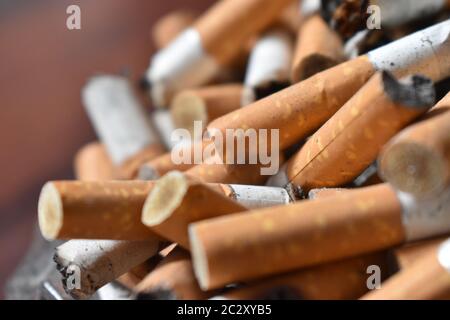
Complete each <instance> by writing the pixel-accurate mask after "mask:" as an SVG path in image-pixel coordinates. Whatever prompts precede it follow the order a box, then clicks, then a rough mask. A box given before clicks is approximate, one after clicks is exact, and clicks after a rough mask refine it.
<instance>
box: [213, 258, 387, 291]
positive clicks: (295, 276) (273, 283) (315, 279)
mask: <svg viewBox="0 0 450 320" xmlns="http://www.w3.org/2000/svg"><path fill="white" fill-rule="evenodd" d="M373 265H375V266H378V267H380V269H381V272H382V274H381V276H382V278H383V279H384V278H386V277H387V276H388V273H387V270H388V267H387V259H386V254H385V253H384V252H380V253H373V254H369V255H365V256H360V257H356V258H350V259H346V260H342V261H337V262H331V263H328V264H325V265H322V266H317V267H311V268H306V269H300V270H296V271H292V272H289V273H285V274H281V275H275V276H272V277H269V278H265V279H263V280H260V281H254V282H250V283H249V284H247V285H244V286H242V287H240V288H237V289H232V290H229V291H228V292H225V293H223V294H222V295H221V296H219V297H217V298H219V299H229V300H252V299H267V298H271V297H274V296H275V297H279V296H281V297H282V298H284V297H285V296H286V295H293V296H294V297H295V298H296V299H303V300H350V299H358V298H359V297H361V296H362V295H363V294H365V293H366V292H367V290H368V289H367V278H368V277H369V274H368V273H367V270H368V267H370V266H373ZM217 298H216V299H217Z"/></svg>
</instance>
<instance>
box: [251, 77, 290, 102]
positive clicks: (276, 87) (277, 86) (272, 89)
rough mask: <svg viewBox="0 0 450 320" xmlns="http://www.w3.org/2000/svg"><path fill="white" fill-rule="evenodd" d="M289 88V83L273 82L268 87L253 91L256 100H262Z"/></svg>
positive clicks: (260, 87)
mask: <svg viewBox="0 0 450 320" xmlns="http://www.w3.org/2000/svg"><path fill="white" fill-rule="evenodd" d="M288 86H289V83H288V82H277V81H271V82H270V83H268V84H267V85H264V86H259V87H257V88H254V89H253V90H254V92H255V99H256V100H260V99H262V98H265V97H267V96H270V95H272V94H274V93H276V92H278V91H281V90H283V89H285V88H287V87H288Z"/></svg>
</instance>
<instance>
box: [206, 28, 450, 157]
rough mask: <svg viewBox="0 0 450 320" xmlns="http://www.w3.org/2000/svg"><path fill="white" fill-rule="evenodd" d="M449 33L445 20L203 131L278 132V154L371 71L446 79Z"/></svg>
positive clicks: (325, 115) (324, 118) (327, 115)
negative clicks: (277, 130) (244, 130)
mask: <svg viewBox="0 0 450 320" xmlns="http://www.w3.org/2000/svg"><path fill="white" fill-rule="evenodd" d="M449 35H450V20H447V21H444V22H442V23H440V24H437V25H434V26H431V27H429V28H427V29H425V30H421V31H418V32H416V33H414V34H412V35H409V36H407V37H404V38H402V39H400V40H397V41H394V42H392V43H390V44H388V45H386V46H384V47H381V48H378V49H376V50H373V51H371V52H369V53H368V54H367V55H364V56H361V57H359V58H356V59H352V60H350V61H347V62H344V63H341V64H340V65H337V66H335V67H333V68H331V69H327V70H325V71H323V72H320V73H318V74H316V75H315V76H312V77H310V78H308V79H306V80H304V81H301V82H299V83H297V84H295V85H292V86H290V87H288V88H286V89H284V90H282V91H280V92H277V93H275V94H273V95H271V96H268V97H266V98H264V99H261V100H258V101H256V102H254V103H252V104H250V105H248V106H247V107H245V108H242V109H239V110H236V111H233V112H231V113H229V114H227V115H225V116H222V117H220V118H218V119H216V120H214V121H212V122H211V123H210V124H209V125H208V128H209V129H210V130H214V129H215V130H219V131H220V132H221V133H222V134H223V136H225V134H226V129H235V130H236V129H240V128H253V129H255V130H260V129H279V130H280V131H279V137H280V138H279V148H280V149H281V150H284V149H286V148H288V147H289V146H291V145H294V144H295V143H297V142H298V141H301V140H302V139H304V138H305V137H306V136H307V135H308V134H310V133H312V132H313V131H314V130H315V129H317V128H318V127H320V126H321V125H322V124H323V123H325V122H326V121H327V120H328V119H329V118H330V117H331V116H332V115H333V114H334V113H335V112H336V111H337V110H339V108H341V107H342V106H343V105H344V103H345V102H347V101H348V100H349V99H350V98H351V97H352V96H353V95H354V94H355V93H356V92H357V91H358V90H359V89H360V88H361V87H362V86H363V85H364V84H365V83H366V82H367V80H368V79H369V78H370V77H371V76H372V75H373V74H374V73H375V71H376V70H388V71H391V72H393V73H394V74H395V76H396V77H399V78H400V77H404V76H408V75H412V74H423V75H425V76H427V77H429V78H430V79H432V80H433V81H439V80H442V79H444V78H446V77H448V76H449V75H450V58H449V57H450V54H449V50H450V41H448V39H449ZM423 39H428V41H423ZM257 143H258V144H259V143H262V142H261V141H257ZM223 154H224V155H226V152H224V153H223Z"/></svg>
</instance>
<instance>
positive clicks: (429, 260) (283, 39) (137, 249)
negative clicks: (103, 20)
mask: <svg viewBox="0 0 450 320" xmlns="http://www.w3.org/2000/svg"><path fill="white" fill-rule="evenodd" d="M449 12H450V1H445V0H438V1H437V0H416V1H414V0H396V1H392V0H369V1H358V0H328V1H317V0H314V1H308V0H303V1H300V2H299V1H298V0H297V1H294V0H277V1H273V0H245V1H241V0H220V1H217V2H216V3H215V4H214V5H213V6H212V7H211V8H209V9H208V10H207V11H206V12H204V13H202V14H199V13H196V12H191V11H189V10H180V11H174V12H170V13H168V14H167V15H166V16H164V17H162V18H161V19H160V20H159V21H158V22H157V23H156V24H155V25H154V26H153V28H152V31H151V37H152V39H153V41H154V44H155V45H156V46H157V48H158V51H157V53H156V54H155V55H154V56H153V57H151V59H150V66H149V68H148V70H147V71H145V73H144V77H143V80H142V81H139V82H138V83H134V82H131V81H130V80H129V79H128V78H127V77H125V76H122V75H104V74H102V75H96V76H94V77H93V78H91V79H90V80H89V81H88V82H87V84H86V85H85V86H84V88H82V90H81V96H82V102H83V105H84V107H85V109H86V112H87V114H88V116H89V118H90V120H91V122H92V125H93V127H94V128H95V130H96V133H97V135H98V139H99V141H98V142H93V143H90V144H88V145H86V146H84V147H83V148H82V149H81V150H80V151H79V152H78V154H77V155H76V158H75V160H74V163H75V164H74V166H75V173H76V176H77V179H78V180H75V181H50V182H47V183H46V184H45V185H44V187H43V188H42V191H41V194H40V198H39V204H38V218H39V226H40V230H41V233H42V235H43V236H44V237H45V238H46V239H48V240H57V239H58V240H67V242H65V243H63V244H62V245H60V246H59V247H57V248H56V252H55V255H54V260H55V262H56V264H55V268H56V269H57V270H58V271H59V272H60V274H61V279H62V285H63V286H64V288H65V290H66V291H67V293H69V294H70V296H72V297H74V298H76V299H89V298H90V297H92V296H93V295H94V294H99V293H101V292H102V291H103V292H104V291H105V288H108V286H111V285H112V284H114V285H118V286H120V287H121V288H122V289H124V290H126V291H127V292H128V293H129V295H128V296H127V299H447V298H450V240H447V238H448V237H450V111H449V110H450V94H449V93H448V92H449V87H450V86H449V77H450V19H449V16H450V15H449ZM377 19H381V20H380V21H377ZM377 23H378V24H379V25H380V27H379V28H377V27H376V26H377ZM370 26H375V27H373V28H372V27H370ZM143 71H144V70H143ZM146 106H148V108H147V107H146ZM150 106H151V107H150ZM198 124H201V127H202V129H201V130H200V131H201V132H200V135H199V134H198V132H197V131H198V127H199V125H198ZM175 129H178V130H177V131H174V130H175ZM248 129H252V130H255V131H256V132H259V131H263V130H264V129H266V132H267V131H269V132H271V134H270V137H269V139H263V137H262V136H261V135H255V136H254V137H250V136H249V135H248V136H245V135H244V136H243V137H242V136H241V137H240V138H239V136H238V135H236V136H233V137H232V140H231V145H232V147H237V146H238V145H239V144H240V143H241V142H242V141H243V142H244V143H243V146H242V145H241V147H242V148H243V149H242V150H244V153H245V156H246V157H245V158H246V160H248V159H250V158H251V156H256V157H257V158H258V161H256V162H254V163H250V162H249V161H247V162H244V163H242V162H239V161H228V160H230V159H231V160H235V158H236V155H235V154H234V153H233V152H230V149H229V148H228V147H229V146H228V147H227V149H226V150H225V151H224V150H222V149H221V148H220V147H219V146H218V144H216V143H215V141H214V139H213V137H212V136H211V135H208V134H203V133H204V132H211V131H210V130H213V131H214V132H216V133H217V132H218V133H222V134H223V136H225V135H226V133H227V132H230V130H232V131H233V130H234V131H239V130H241V132H242V131H245V130H248ZM179 130H181V132H184V133H186V132H187V133H190V134H192V135H190V138H183V139H179V141H174V139H173V136H172V133H173V132H178V131H179ZM273 130H276V132H277V134H275V133H273V134H272V132H275V131H273ZM196 132H197V134H196ZM241 138H242V139H243V140H242V141H241V140H239V139H241ZM251 139H253V140H251ZM231 149H233V148H231ZM254 149H256V151H255V150H254ZM195 150H197V151H200V153H201V154H208V155H209V156H208V157H207V158H206V159H203V161H202V162H200V163H199V162H198V161H195V159H193V158H194V155H195ZM252 150H253V151H252ZM268 150H269V151H270V156H271V157H273V158H277V159H278V160H279V164H278V165H279V170H277V171H276V172H275V173H274V174H271V175H268V174H264V173H267V170H266V171H265V170H264V169H269V166H270V164H268V163H267V162H264V161H262V160H263V159H262V157H261V156H260V154H261V153H264V152H266V153H267V151H268ZM263 151H264V152H263ZM174 154H183V157H184V158H185V156H186V155H188V158H189V159H188V160H190V161H181V162H180V161H175V160H174ZM275 156H276V157H275ZM225 157H226V159H227V161H220V160H224V158H225ZM105 296H107V294H105Z"/></svg>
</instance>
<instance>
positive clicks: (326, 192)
mask: <svg viewBox="0 0 450 320" xmlns="http://www.w3.org/2000/svg"><path fill="white" fill-rule="evenodd" d="M346 191H349V189H344V188H318V189H312V190H310V191H309V192H308V199H310V200H315V199H323V198H328V197H332V196H335V195H338V194H341V193H343V192H346Z"/></svg>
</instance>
